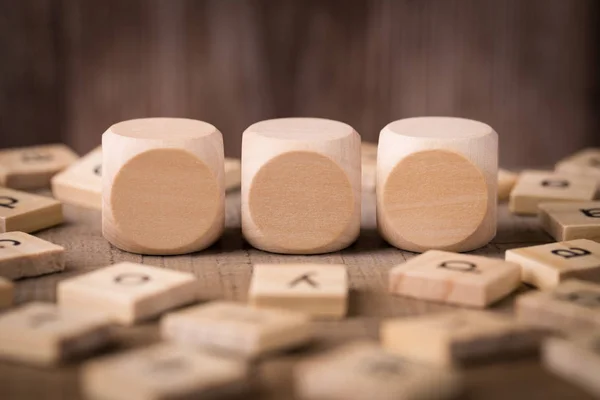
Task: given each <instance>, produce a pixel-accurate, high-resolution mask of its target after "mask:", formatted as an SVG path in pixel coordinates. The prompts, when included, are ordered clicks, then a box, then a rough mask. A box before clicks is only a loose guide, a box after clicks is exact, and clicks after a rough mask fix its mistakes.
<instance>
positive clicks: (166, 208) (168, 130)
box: [102, 118, 225, 255]
mask: <svg viewBox="0 0 600 400" xmlns="http://www.w3.org/2000/svg"><path fill="white" fill-rule="evenodd" d="M102 149H103V159H102V233H103V235H104V237H105V238H106V240H108V241H109V242H110V243H112V244H113V245H115V246H116V247H118V248H120V249H121V250H125V251H129V252H132V253H140V254H155V255H169V254H185V253H191V252H195V251H199V250H202V249H205V248H206V247H208V246H210V245H211V244H213V243H214V242H215V241H216V240H217V239H218V238H219V237H220V236H221V234H222V232H223V229H224V227H225V172H224V167H223V162H224V161H223V137H222V135H221V132H219V131H218V130H217V128H215V127H214V126H212V125H211V124H208V123H206V122H202V121H196V120H191V119H183V118H143V119H134V120H129V121H124V122H120V123H118V124H115V125H113V126H111V127H110V128H108V130H107V131H106V132H105V133H104V134H103V135H102Z"/></svg>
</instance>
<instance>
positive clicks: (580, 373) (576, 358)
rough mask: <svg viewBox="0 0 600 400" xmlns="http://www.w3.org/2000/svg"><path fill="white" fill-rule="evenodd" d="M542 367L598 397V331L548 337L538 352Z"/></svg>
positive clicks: (599, 362)
mask: <svg viewBox="0 0 600 400" xmlns="http://www.w3.org/2000/svg"><path fill="white" fill-rule="evenodd" d="M542 362H543V365H544V367H546V369H548V370H550V371H551V372H552V373H554V374H556V375H558V376H560V377H561V378H563V379H565V380H567V381H570V382H571V383H572V384H574V385H576V386H581V387H582V388H584V389H585V390H587V391H588V392H590V393H592V394H593V395H594V396H597V397H600V379H598V371H600V334H599V333H598V332H588V333H585V334H581V335H576V336H575V337H572V338H570V339H565V338H558V337H556V338H550V339H548V340H546V342H545V343H544V347H543V352H542Z"/></svg>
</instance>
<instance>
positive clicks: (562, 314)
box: [515, 279, 600, 332]
mask: <svg viewBox="0 0 600 400" xmlns="http://www.w3.org/2000/svg"><path fill="white" fill-rule="evenodd" d="M515 313H516V316H517V318H518V319H519V320H521V321H523V322H525V323H531V324H536V325H539V326H544V327H547V328H550V329H554V330H557V331H563V332H569V331H580V330H586V329H587V330H590V329H596V330H597V329H600V285H599V284H596V283H591V282H584V281H580V280H576V279H572V280H568V281H565V282H562V283H560V284H559V285H558V286H557V287H555V288H554V289H552V290H546V291H536V292H532V293H526V294H522V295H520V296H519V297H517V299H516V300H515Z"/></svg>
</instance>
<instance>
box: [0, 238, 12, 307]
mask: <svg viewBox="0 0 600 400" xmlns="http://www.w3.org/2000/svg"><path fill="white" fill-rule="evenodd" d="M1 244H2V243H0V245H1ZM14 296H15V285H14V284H13V283H12V282H11V281H9V280H8V279H6V278H2V277H0V309H3V308H7V307H10V306H11V305H12V303H13V298H14Z"/></svg>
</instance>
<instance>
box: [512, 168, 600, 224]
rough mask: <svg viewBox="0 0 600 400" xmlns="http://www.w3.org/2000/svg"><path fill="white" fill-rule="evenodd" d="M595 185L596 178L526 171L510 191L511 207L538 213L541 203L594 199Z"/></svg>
mask: <svg viewBox="0 0 600 400" xmlns="http://www.w3.org/2000/svg"><path fill="white" fill-rule="evenodd" d="M596 186H597V184H596V181H595V180H594V179H592V178H588V177H583V176H573V175H569V174H564V173H563V174H561V173H556V172H545V171H523V172H522V173H521V174H520V175H519V179H518V180H517V183H516V184H515V187H514V188H513V190H512V192H511V193H510V201H509V203H508V207H509V209H510V211H512V212H513V213H515V214H529V215H536V214H537V213H538V205H539V204H540V203H544V202H551V201H555V202H558V201H561V202H568V201H590V200H593V199H594V195H595V194H596Z"/></svg>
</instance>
